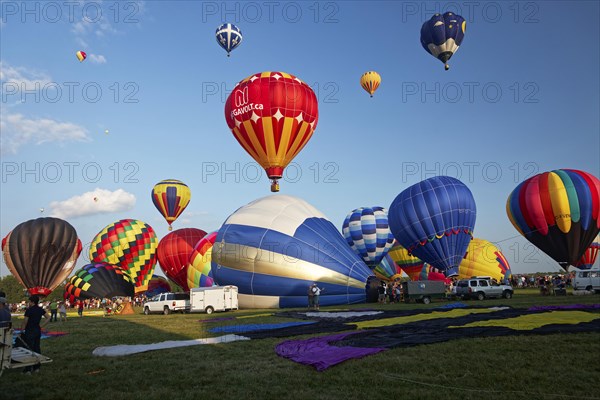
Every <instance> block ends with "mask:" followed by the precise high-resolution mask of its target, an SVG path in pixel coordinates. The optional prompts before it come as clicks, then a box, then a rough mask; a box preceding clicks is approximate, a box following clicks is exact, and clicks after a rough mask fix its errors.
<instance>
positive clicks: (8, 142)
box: [0, 112, 90, 155]
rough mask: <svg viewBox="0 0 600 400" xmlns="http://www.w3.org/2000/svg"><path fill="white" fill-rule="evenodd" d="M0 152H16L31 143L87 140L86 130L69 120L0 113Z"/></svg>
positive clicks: (88, 138)
mask: <svg viewBox="0 0 600 400" xmlns="http://www.w3.org/2000/svg"><path fill="white" fill-rule="evenodd" d="M0 131H2V135H1V136H0V154H2V155H5V154H16V153H17V151H18V150H19V148H20V147H21V146H24V145H27V144H30V143H33V144H37V145H40V144H43V143H48V142H60V143H64V142H72V141H78V142H83V141H88V140H90V137H89V135H88V130H87V129H85V128H84V127H82V126H80V125H77V124H73V123H71V122H60V121H56V120H53V119H49V118H39V119H29V118H26V117H24V116H23V115H22V114H12V113H7V112H3V113H2V114H0Z"/></svg>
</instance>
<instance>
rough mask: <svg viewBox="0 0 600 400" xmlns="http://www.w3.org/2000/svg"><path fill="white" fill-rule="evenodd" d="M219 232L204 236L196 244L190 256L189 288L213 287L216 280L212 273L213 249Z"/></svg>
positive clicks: (188, 269)
mask: <svg viewBox="0 0 600 400" xmlns="http://www.w3.org/2000/svg"><path fill="white" fill-rule="evenodd" d="M216 238H217V231H215V232H211V233H209V234H207V235H206V236H204V237H203V238H202V239H200V240H199V241H198V243H196V245H195V246H194V249H193V250H192V253H191V254H190V257H189V260H188V266H187V285H188V288H190V289H192V288H198V287H211V286H213V283H214V279H213V276H212V271H211V261H212V248H213V245H214V244H215V239H216Z"/></svg>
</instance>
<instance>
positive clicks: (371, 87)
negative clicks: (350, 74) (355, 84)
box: [360, 71, 381, 97]
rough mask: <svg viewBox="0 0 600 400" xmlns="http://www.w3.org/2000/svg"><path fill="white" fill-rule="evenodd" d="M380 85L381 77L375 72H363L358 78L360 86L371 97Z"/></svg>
mask: <svg viewBox="0 0 600 400" xmlns="http://www.w3.org/2000/svg"><path fill="white" fill-rule="evenodd" d="M380 84H381V76H380V75H379V74H378V73H377V72H375V71H368V72H365V73H364V74H363V75H362V76H361V77H360V86H362V88H363V89H365V90H366V91H367V93H369V94H370V95H371V97H373V93H375V91H376V90H377V88H379V85H380Z"/></svg>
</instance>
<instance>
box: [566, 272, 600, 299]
mask: <svg viewBox="0 0 600 400" xmlns="http://www.w3.org/2000/svg"><path fill="white" fill-rule="evenodd" d="M573 289H574V290H587V291H590V292H591V291H595V292H597V293H598V292H600V269H599V268H592V269H588V270H581V269H576V271H575V279H574V280H573Z"/></svg>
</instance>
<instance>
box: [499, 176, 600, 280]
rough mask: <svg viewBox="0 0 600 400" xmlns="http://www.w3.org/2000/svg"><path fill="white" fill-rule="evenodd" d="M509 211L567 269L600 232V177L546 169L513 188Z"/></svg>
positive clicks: (527, 234)
mask: <svg viewBox="0 0 600 400" xmlns="http://www.w3.org/2000/svg"><path fill="white" fill-rule="evenodd" d="M506 213H507V214H508V218H509V219H510V222H512V224H513V225H514V227H515V228H516V229H517V230H518V231H519V232H520V233H521V234H522V235H523V236H525V238H526V239H527V240H529V241H530V242H531V243H533V244H534V245H535V246H537V247H538V248H539V249H540V250H542V251H543V252H545V253H546V254H548V255H549V256H550V257H552V258H553V259H554V260H555V261H556V262H558V263H559V264H560V265H561V266H562V267H563V268H565V269H566V268H568V266H569V265H576V264H577V262H578V261H579V259H580V258H581V256H582V255H583V254H584V253H585V251H586V249H587V248H588V247H589V246H590V245H591V244H592V242H593V241H594V237H596V235H597V234H598V232H600V180H598V178H596V177H595V176H593V175H592V174H589V173H587V172H584V171H578V170H574V169H557V170H554V171H550V172H544V173H542V174H539V175H536V176H533V177H531V178H529V179H527V180H526V181H524V182H522V183H520V184H519V186H517V187H516V188H515V190H513V192H512V193H511V194H510V196H508V200H507V202H506Z"/></svg>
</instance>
